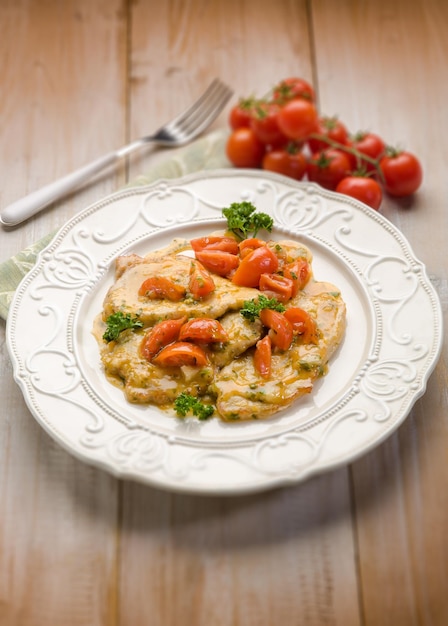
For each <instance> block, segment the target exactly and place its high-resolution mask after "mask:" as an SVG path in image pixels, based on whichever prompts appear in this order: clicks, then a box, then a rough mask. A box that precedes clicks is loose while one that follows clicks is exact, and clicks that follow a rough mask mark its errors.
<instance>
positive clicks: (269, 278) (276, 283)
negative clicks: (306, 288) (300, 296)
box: [258, 274, 294, 303]
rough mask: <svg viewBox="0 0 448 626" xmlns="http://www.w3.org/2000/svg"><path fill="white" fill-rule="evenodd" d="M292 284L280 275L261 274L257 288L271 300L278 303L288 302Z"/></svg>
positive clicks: (289, 279)
mask: <svg viewBox="0 0 448 626" xmlns="http://www.w3.org/2000/svg"><path fill="white" fill-rule="evenodd" d="M293 286H294V283H293V281H292V279H291V278H286V277H285V276H281V275H280V274H262V275H261V276H260V281H259V284H258V288H259V290H260V291H263V293H265V294H267V295H268V296H269V297H271V298H277V300H278V301H279V302H283V303H285V302H288V300H291V297H292V290H293Z"/></svg>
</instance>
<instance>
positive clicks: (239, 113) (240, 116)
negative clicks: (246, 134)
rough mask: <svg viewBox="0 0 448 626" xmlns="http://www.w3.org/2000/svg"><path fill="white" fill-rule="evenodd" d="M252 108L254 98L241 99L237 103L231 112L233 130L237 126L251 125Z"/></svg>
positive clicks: (230, 119) (246, 126) (230, 122)
mask: <svg viewBox="0 0 448 626" xmlns="http://www.w3.org/2000/svg"><path fill="white" fill-rule="evenodd" d="M251 110H252V100H244V99H242V100H240V101H239V102H238V104H235V105H234V106H233V107H232V108H231V109H230V113H229V126H230V128H232V130H236V129H237V128H248V127H249V125H250V118H251Z"/></svg>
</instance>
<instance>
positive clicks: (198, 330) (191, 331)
mask: <svg viewBox="0 0 448 626" xmlns="http://www.w3.org/2000/svg"><path fill="white" fill-rule="evenodd" d="M228 339H229V337H228V335H227V333H226V331H225V330H224V328H223V326H222V324H221V323H220V322H218V320H215V319H213V318H208V317H207V318H206V317H196V318H194V319H191V320H189V321H188V322H186V323H185V324H184V325H183V326H182V328H181V329H180V333H179V341H198V342H199V343H219V342H220V341H228Z"/></svg>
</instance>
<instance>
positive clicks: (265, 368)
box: [254, 335, 272, 378]
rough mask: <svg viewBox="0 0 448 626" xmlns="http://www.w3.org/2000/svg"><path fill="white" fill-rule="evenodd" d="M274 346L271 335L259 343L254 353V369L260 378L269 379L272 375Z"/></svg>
mask: <svg viewBox="0 0 448 626" xmlns="http://www.w3.org/2000/svg"><path fill="white" fill-rule="evenodd" d="M271 364H272V346H271V338H270V337H269V335H266V337H263V339H260V341H257V345H256V347H255V352H254V367H255V369H256V370H257V372H258V373H259V374H260V376H263V378H269V376H270V375H271Z"/></svg>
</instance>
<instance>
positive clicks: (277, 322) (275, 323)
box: [260, 309, 294, 350]
mask: <svg viewBox="0 0 448 626" xmlns="http://www.w3.org/2000/svg"><path fill="white" fill-rule="evenodd" d="M260 319H261V321H262V322H263V324H264V325H265V326H267V327H268V328H269V329H270V330H269V337H270V338H271V341H272V343H273V344H274V346H276V347H277V348H279V349H280V350H287V349H288V348H289V347H290V345H291V343H292V339H293V335H294V333H293V329H292V325H291V323H290V321H289V320H288V319H286V317H285V316H284V315H283V313H279V311H274V310H273V309H263V310H262V311H261V312H260Z"/></svg>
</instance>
